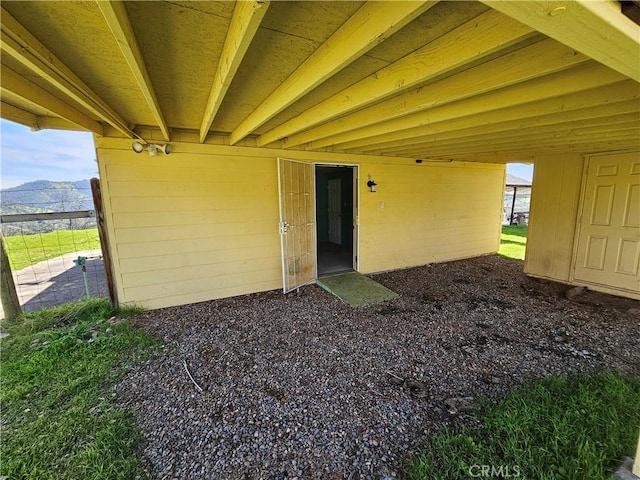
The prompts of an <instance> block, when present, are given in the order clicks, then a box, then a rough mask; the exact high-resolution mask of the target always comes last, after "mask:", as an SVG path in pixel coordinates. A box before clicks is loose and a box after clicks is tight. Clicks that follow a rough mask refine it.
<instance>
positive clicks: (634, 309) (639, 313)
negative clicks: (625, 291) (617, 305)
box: [627, 307, 640, 317]
mask: <svg viewBox="0 0 640 480" xmlns="http://www.w3.org/2000/svg"><path fill="white" fill-rule="evenodd" d="M627 313H630V314H631V315H637V316H639V317H640V308H638V307H631V308H630V309H629V310H627Z"/></svg>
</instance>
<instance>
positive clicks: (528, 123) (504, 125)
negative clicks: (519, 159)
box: [359, 100, 639, 155]
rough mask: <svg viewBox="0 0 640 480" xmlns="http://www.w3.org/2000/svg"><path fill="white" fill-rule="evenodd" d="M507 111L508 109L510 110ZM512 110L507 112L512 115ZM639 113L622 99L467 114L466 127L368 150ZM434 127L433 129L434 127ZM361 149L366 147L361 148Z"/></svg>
mask: <svg viewBox="0 0 640 480" xmlns="http://www.w3.org/2000/svg"><path fill="white" fill-rule="evenodd" d="M521 112H522V114H524V115H527V114H528V113H529V112H527V111H526V109H521ZM504 113H507V112H506V111H505V112H504ZM511 114H512V112H509V114H507V115H505V116H507V117H510V116H511ZM634 114H635V115H639V113H638V102H637V100H632V101H627V102H619V103H615V104H606V105H599V106H596V107H591V108H583V109H579V110H571V111H565V110H563V111H561V112H559V113H551V114H548V115H541V116H538V115H535V116H529V117H523V118H510V119H507V120H505V121H501V122H495V123H485V122H484V121H482V117H481V115H482V114H481V115H477V116H472V117H469V118H466V119H465V120H466V122H464V123H466V125H464V123H462V122H458V125H459V126H462V128H457V129H451V128H447V127H446V123H449V122H443V123H442V124H441V125H440V128H437V130H439V131H432V132H431V133H430V134H427V135H420V136H418V137H413V138H411V139H405V140H399V141H395V142H388V143H384V144H381V145H378V146H376V148H371V149H368V150H367V152H368V153H371V154H374V155H375V154H380V155H385V154H387V153H390V152H395V151H397V150H399V149H402V148H404V147H407V148H408V147H409V146H410V145H420V144H425V143H429V142H435V141H445V140H448V139H456V138H465V137H469V136H472V135H486V136H490V135H492V134H497V133H499V132H509V131H511V130H515V131H524V130H527V129H532V128H537V129H546V128H549V129H555V128H563V127H564V126H566V125H583V124H604V123H607V122H609V121H610V119H613V118H619V117H620V116H624V115H634ZM430 130H431V129H430ZM359 150H362V148H360V149H359Z"/></svg>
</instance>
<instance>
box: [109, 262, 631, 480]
mask: <svg viewBox="0 0 640 480" xmlns="http://www.w3.org/2000/svg"><path fill="white" fill-rule="evenodd" d="M373 278H375V279H376V280H377V281H379V282H380V283H382V284H383V285H385V286H387V287H388V288H390V289H392V290H394V291H395V292H397V293H399V294H400V298H399V299H396V300H393V301H391V302H387V303H384V304H379V305H374V306H370V307H364V308H351V307H349V306H347V305H346V304H343V303H341V302H340V300H338V299H337V298H335V297H333V296H331V295H330V294H328V293H326V292H325V291H323V290H321V289H320V288H318V287H315V286H308V287H305V288H303V289H301V291H300V293H299V294H297V295H296V294H293V295H288V296H283V295H282V294H281V293H279V292H267V293H263V294H256V295H249V296H243V297H237V298H230V299H224V300H219V301H212V302H205V303H199V304H194V305H188V306H183V307H175V308H168V309H163V310H155V311H151V312H146V313H144V314H142V315H141V316H139V317H138V318H137V319H135V321H134V323H136V324H137V325H138V326H139V327H141V328H143V329H145V330H148V331H150V332H151V333H153V334H154V335H157V336H158V337H160V338H161V339H162V340H163V342H164V345H163V347H162V348H161V349H159V351H158V352H156V353H154V354H153V355H152V357H151V358H150V359H149V360H148V361H147V362H146V363H144V364H142V365H137V366H135V367H133V368H131V369H130V371H129V372H128V373H127V374H126V375H125V377H124V379H122V380H121V382H120V383H119V384H118V385H115V386H114V387H113V388H114V393H115V396H116V398H117V402H118V403H119V404H120V405H121V406H123V407H124V408H126V409H128V410H129V411H131V412H132V413H133V414H134V416H135V419H136V421H137V424H138V426H139V427H140V429H141V430H142V432H143V433H144V436H145V439H146V441H145V445H144V447H143V450H142V451H141V452H140V456H141V459H142V463H143V465H144V467H145V468H146V469H147V470H148V471H149V473H150V474H151V475H152V477H153V478H158V479H170V478H171V479H172V478H179V479H183V478H190V479H196V478H207V479H210V478H211V479H213V478H215V479H242V478H247V479H285V478H286V479H293V478H299V479H303V478H304V479H316V478H322V479H345V480H346V479H358V478H375V479H378V478H394V477H396V476H398V477H400V476H401V475H402V470H401V469H402V464H403V462H404V461H405V460H406V458H407V457H408V456H409V455H411V454H412V453H413V452H415V451H416V450H417V449H418V448H419V446H420V445H421V443H423V442H424V441H425V439H426V438H427V437H428V436H429V435H430V434H432V433H433V432H434V431H435V430H437V429H438V428H440V427H442V426H443V425H445V424H448V423H450V422H452V421H453V420H454V419H456V418H458V419H460V418H461V419H463V420H464V419H465V418H467V415H469V414H470V411H472V410H473V408H474V406H475V404H476V402H475V401H476V399H477V398H479V397H481V396H483V397H488V398H490V399H498V398H500V397H501V396H502V395H504V393H505V392H506V391H507V390H509V389H512V388H514V387H515V386H517V385H519V384H521V383H522V382H524V381H526V380H528V379H532V378H536V377H542V376H546V375H559V374H569V373H574V372H594V371H602V370H613V371H618V372H622V373H625V374H631V375H640V351H639V350H638V348H637V347H638V345H637V341H638V338H640V316H639V315H638V312H639V310H638V306H639V305H638V303H639V302H637V301H633V300H628V299H620V298H617V297H610V296H607V295H602V294H597V293H594V292H585V293H582V294H579V295H577V296H575V297H573V298H571V299H568V298H567V297H566V296H565V292H566V290H567V287H566V286H563V285H560V284H555V283H551V282H546V281H541V280H536V279H532V278H528V277H526V276H524V275H523V274H522V262H518V261H512V260H507V259H503V258H500V257H497V256H490V257H482V258H475V259H470V260H463V261H457V262H450V263H444V264H437V265H430V266H425V267H419V268H412V269H408V270H402V271H396V272H390V273H385V274H380V275H376V276H374V277H373ZM185 361H186V365H187V369H188V371H189V373H190V374H191V375H192V376H193V380H194V381H195V383H197V385H198V386H199V387H201V388H202V390H203V391H202V392H200V391H199V390H198V388H197V387H196V384H195V383H194V382H192V380H191V379H190V378H189V376H188V374H187V371H186V370H185V367H184V364H183V362H185Z"/></svg>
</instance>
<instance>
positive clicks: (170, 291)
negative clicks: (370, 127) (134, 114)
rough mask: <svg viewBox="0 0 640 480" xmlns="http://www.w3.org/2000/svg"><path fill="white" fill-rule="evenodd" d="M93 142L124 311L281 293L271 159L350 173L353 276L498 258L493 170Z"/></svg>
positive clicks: (498, 191)
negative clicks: (353, 185) (138, 148)
mask: <svg viewBox="0 0 640 480" xmlns="http://www.w3.org/2000/svg"><path fill="white" fill-rule="evenodd" d="M96 144H97V147H98V148H97V151H98V162H99V166H100V176H101V182H102V188H103V194H104V198H105V213H106V217H107V224H108V229H109V240H110V243H111V247H112V251H113V255H114V265H115V267H114V268H115V277H116V282H117V288H118V296H119V298H120V299H121V301H122V302H124V303H136V304H139V305H142V306H144V307H147V308H159V307H164V306H170V305H179V304H184V303H191V302H198V301H203V300H209V299H214V298H222V297H227V296H233V295H240V294H246V293H252V292H258V291H265V290H271V289H278V288H281V284H282V278H281V275H282V273H281V271H282V270H281V264H280V238H279V235H278V221H279V216H278V184H277V165H276V158H277V156H278V155H282V156H283V157H288V158H290V157H292V156H293V157H294V158H295V159H298V160H302V161H317V162H323V163H343V164H353V165H359V166H360V179H359V180H360V181H359V188H360V243H359V261H360V267H359V269H360V271H361V272H364V273H369V272H376V271H382V270H390V269H395V268H403V267H408V266H415V265H422V264H425V263H430V262H438V261H446V260H452V259H458V258H465V257H470V256H475V255H481V254H487V253H492V252H495V251H496V250H497V248H498V244H499V231H500V220H501V215H502V188H503V183H504V166H503V165H487V164H471V163H450V164H443V163H426V162H425V163H424V164H422V165H416V164H415V162H414V160H412V159H398V163H400V165H398V164H390V163H389V161H388V159H383V158H380V157H371V156H354V155H349V156H347V155H334V154H326V153H323V154H319V153H305V152H295V155H294V154H293V152H281V151H277V150H268V149H259V148H247V147H223V146H219V145H218V146H214V145H197V144H193V143H177V142H174V143H173V144H172V147H173V153H171V154H170V155H168V156H157V157H149V156H148V155H147V154H146V152H145V153H143V154H141V155H137V154H135V153H133V152H132V151H131V150H130V148H129V147H130V143H129V142H127V141H125V140H122V139H113V138H101V139H96ZM368 175H371V178H373V179H374V180H375V181H376V182H377V183H378V185H379V187H378V192H377V193H371V192H370V191H369V189H368V188H367V186H366V183H367V180H368ZM380 202H384V204H385V205H384V208H380Z"/></svg>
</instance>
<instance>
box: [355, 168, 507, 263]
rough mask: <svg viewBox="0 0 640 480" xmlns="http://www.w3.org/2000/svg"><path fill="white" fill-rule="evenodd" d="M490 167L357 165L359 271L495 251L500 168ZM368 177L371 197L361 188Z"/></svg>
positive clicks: (498, 228)
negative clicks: (372, 189) (372, 186)
mask: <svg viewBox="0 0 640 480" xmlns="http://www.w3.org/2000/svg"><path fill="white" fill-rule="evenodd" d="M491 167H492V168H491ZM491 167H489V168H488V166H487V165H473V164H464V165H460V166H458V165H457V164H438V163H429V164H422V165H419V166H413V167H410V166H391V165H375V166H373V165H372V166H367V165H363V166H362V168H361V176H362V178H361V182H360V184H361V188H362V191H363V194H362V196H361V225H360V270H361V271H362V272H364V273H368V272H376V271H383V270H390V269H394V268H402V267H408V266H413V265H423V264H426V263H431V262H441V261H445V260H452V259H458V258H465V257H471V256H476V255H482V254H487V253H492V252H495V251H496V250H497V249H498V242H499V230H500V219H501V212H502V190H503V183H504V167H503V166H491ZM369 175H371V178H373V179H374V180H375V181H376V182H377V183H378V191H377V192H376V193H370V192H369V190H368V188H367V187H366V182H367V180H368V176H369ZM381 203H384V207H383V208H381Z"/></svg>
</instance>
